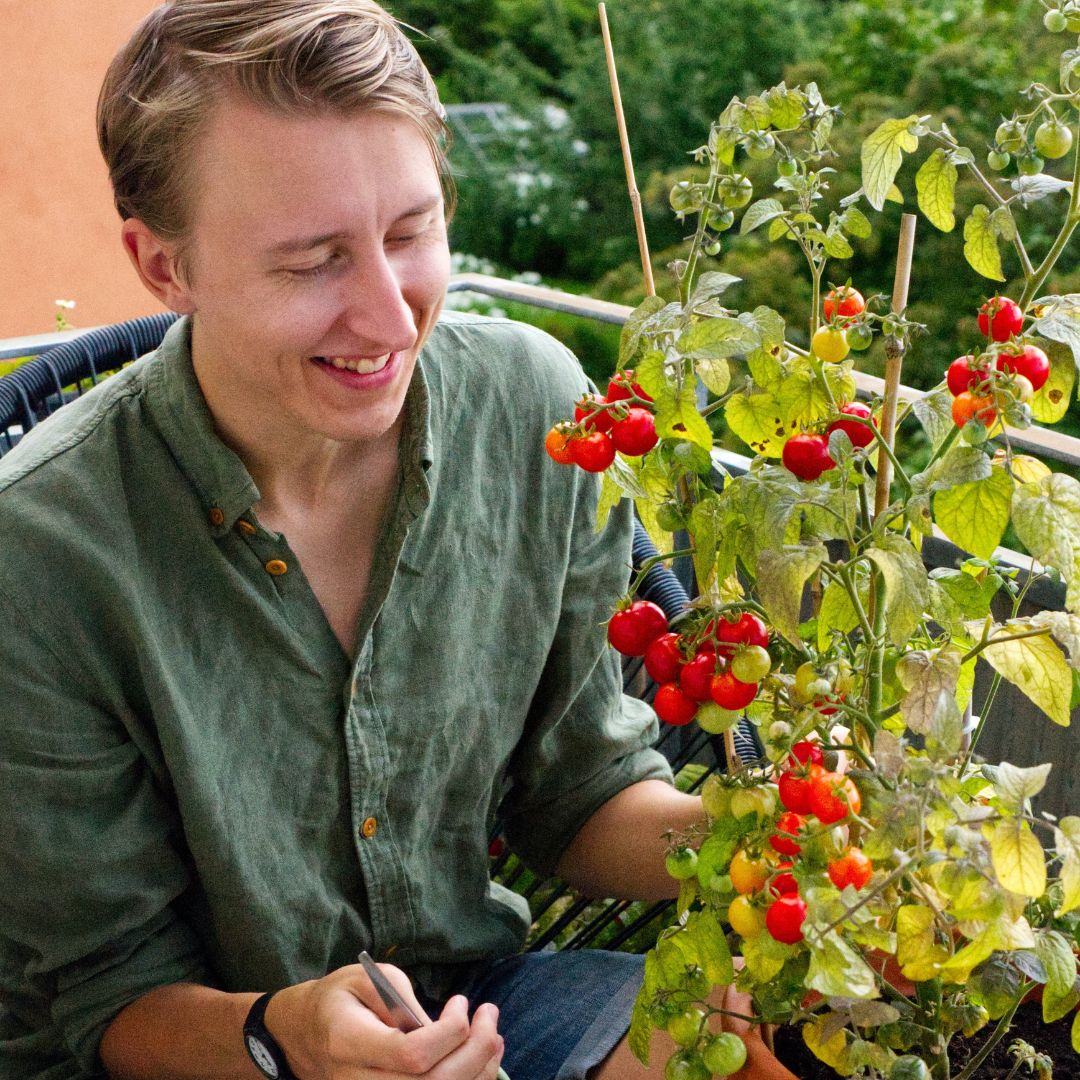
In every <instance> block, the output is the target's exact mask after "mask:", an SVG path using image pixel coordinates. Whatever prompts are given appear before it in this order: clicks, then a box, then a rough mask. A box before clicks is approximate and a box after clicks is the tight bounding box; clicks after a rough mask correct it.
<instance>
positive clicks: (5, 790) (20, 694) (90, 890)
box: [0, 608, 207, 1070]
mask: <svg viewBox="0 0 1080 1080" xmlns="http://www.w3.org/2000/svg"><path fill="white" fill-rule="evenodd" d="M0 655H3V656H4V664H3V666H2V668H0V700H2V701H3V702H4V707H3V714H2V716H0V881H3V882H4V883H5V885H4V888H3V889H2V890H0V937H2V938H3V939H4V940H3V947H2V949H0V954H3V955H4V956H5V957H6V959H5V966H7V967H10V966H12V965H15V966H17V967H19V968H20V969H21V970H16V971H11V970H8V971H5V972H4V981H5V982H6V983H14V984H15V985H16V986H18V985H19V984H20V983H21V984H22V985H24V986H25V987H27V988H36V989H37V990H40V989H41V988H46V991H47V993H46V996H47V998H49V999H51V1000H50V1004H49V1008H50V1012H51V1017H50V1018H49V1019H50V1021H51V1026H53V1028H54V1030H55V1032H56V1035H57V1038H58V1039H59V1040H60V1041H62V1042H63V1044H64V1045H65V1046H66V1047H67V1048H68V1050H69V1051H70V1052H71V1053H72V1054H73V1055H74V1056H76V1057H77V1058H78V1060H79V1061H80V1063H81V1064H82V1065H83V1066H84V1067H86V1068H87V1069H89V1070H93V1069H95V1068H97V1067H99V1065H98V1062H97V1054H98V1044H99V1042H100V1039H101V1036H102V1034H103V1032H104V1030H105V1028H106V1027H107V1026H108V1024H109V1023H110V1022H111V1020H112V1019H113V1018H114V1017H115V1016H116V1014H117V1013H118V1012H120V1010H121V1009H123V1008H124V1007H125V1006H126V1005H127V1004H129V1003H130V1002H132V1001H134V1000H135V999H136V998H138V997H140V996H141V995H142V994H144V993H146V992H147V991H148V990H150V989H152V988H154V987H156V986H161V985H164V984H167V983H172V982H177V981H182V980H197V981H203V982H205V981H207V971H206V970H205V965H204V962H203V960H202V958H201V954H200V950H199V946H198V943H197V941H196V938H195V935H194V934H193V933H192V932H191V930H190V929H189V928H188V927H187V926H186V925H185V924H184V922H183V921H182V920H181V918H180V917H179V915H178V914H177V912H176V910H175V907H174V905H175V902H176V901H177V899H178V898H179V897H180V896H181V895H182V894H183V893H184V891H185V890H186V889H187V887H188V884H189V876H188V873H187V870H186V868H185V866H184V861H183V859H182V857H181V855H180V852H179V851H178V849H177V847H176V845H175V843H174V838H175V837H176V835H177V823H176V821H175V815H174V814H173V813H172V812H171V811H170V810H169V808H168V805H167V802H166V800H165V799H164V798H163V797H162V794H161V792H160V790H159V788H158V786H157V784H156V782H155V778H154V776H153V775H152V772H151V769H150V768H149V765H148V764H147V761H146V759H145V757H144V755H143V754H142V753H140V751H139V749H138V748H137V747H136V746H135V744H134V742H133V741H132V739H131V738H130V736H129V733H128V731H127V729H126V727H125V725H124V723H123V722H122V721H121V720H120V719H119V718H117V717H114V716H111V715H109V714H108V713H107V712H106V711H105V710H103V709H101V708H99V707H97V706H95V705H94V704H93V701H94V694H93V693H92V691H91V690H90V689H89V688H87V687H84V686H80V677H79V673H78V672H77V671H71V670H68V668H67V666H66V665H64V664H61V663H60V661H59V659H58V658H57V656H56V655H55V654H54V652H53V651H52V650H51V649H50V648H49V647H47V646H46V645H45V643H44V642H43V641H42V640H41V639H40V638H39V637H38V636H37V635H36V634H35V633H34V631H33V630H32V628H31V627H30V626H29V625H28V624H27V623H26V622H25V621H24V620H22V619H21V618H20V616H19V613H18V612H17V611H16V610H12V609H10V608H9V609H6V610H5V609H4V608H0ZM44 1019H45V1018H41V1017H39V1022H44Z"/></svg>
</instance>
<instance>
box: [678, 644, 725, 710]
mask: <svg viewBox="0 0 1080 1080" xmlns="http://www.w3.org/2000/svg"><path fill="white" fill-rule="evenodd" d="M715 674H716V656H715V654H713V653H699V654H698V655H697V656H695V657H694V659H693V660H691V661H690V663H688V664H686V665H684V666H683V669H682V670H681V671H680V672H679V686H681V687H682V690H683V693H684V694H686V696H687V697H689V698H693V700H694V701H708V700H709V698H710V697H711V696H712V694H711V691H712V681H713V676H714V675H715Z"/></svg>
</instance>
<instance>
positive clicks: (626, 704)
mask: <svg viewBox="0 0 1080 1080" xmlns="http://www.w3.org/2000/svg"><path fill="white" fill-rule="evenodd" d="M579 475H580V476H581V480H580V486H579V491H578V497H577V502H576V508H575V523H574V535H573V543H572V544H571V547H570V551H569V558H568V561H567V565H566V567H565V577H564V585H563V603H562V612H561V617H560V621H559V626H558V630H557V633H556V636H555V640H554V642H553V643H552V646H551V650H550V653H549V656H548V661H547V664H546V666H545V669H544V672H543V675H542V677H541V680H540V685H539V687H538V689H537V693H536V695H535V698H534V704H533V708H532V711H531V714H530V717H529V721H528V724H527V726H526V733H525V738H524V739H523V740H522V743H521V744H520V746H519V747H518V750H517V753H516V754H515V759H514V762H513V764H512V777H513V787H512V789H511V792H510V795H509V797H508V800H507V803H506V804H505V807H504V812H505V820H506V833H507V838H508V839H509V841H510V843H511V845H512V846H513V848H514V849H515V851H517V852H518V854H519V855H520V856H521V857H522V858H523V859H524V860H525V861H526V862H527V863H528V864H529V865H530V866H531V867H533V868H534V869H536V870H538V871H539V872H541V873H545V874H548V873H551V872H552V871H554V869H555V867H556V865H557V864H558V861H559V858H560V857H561V855H562V853H563V852H564V851H565V850H566V848H567V847H568V846H569V844H570V842H571V841H572V840H573V839H574V837H575V836H576V835H577V833H578V831H579V830H580V828H581V827H582V825H584V824H585V822H586V821H587V820H588V819H589V818H590V817H591V816H592V814H593V813H594V812H595V811H596V810H597V809H599V808H600V806H602V805H603V804H604V803H605V802H607V801H608V800H609V799H610V798H612V797H613V796H614V795H617V794H618V793H619V792H620V791H622V790H623V789H624V788H627V787H629V786H630V785H631V784H634V783H637V782H638V781H640V780H648V779H663V780H667V781H669V782H670V781H671V769H670V766H669V765H668V763H667V761H666V760H665V759H664V757H663V756H662V755H661V754H660V753H658V752H657V751H656V750H654V749H652V746H653V743H654V742H655V740H656V735H657V720H656V716H655V714H654V713H653V711H652V709H651V708H650V707H649V706H648V705H646V704H645V703H644V702H642V701H639V700H637V699H634V698H630V697H627V696H626V695H624V694H623V693H622V669H621V666H620V662H619V657H618V655H617V654H616V653H615V652H614V651H613V650H612V649H611V648H610V647H609V646H608V645H607V640H606V634H605V629H604V627H605V623H606V621H607V619H608V618H609V617H610V615H611V610H612V605H613V604H614V602H615V600H616V599H617V597H618V596H619V595H620V594H621V593H623V592H624V591H625V589H626V586H627V583H628V575H629V566H630V545H631V538H632V532H633V526H632V517H631V514H632V507H631V504H630V503H629V502H628V501H626V500H623V502H621V503H620V504H619V505H618V506H617V507H615V509H614V510H612V512H611V514H610V516H609V518H608V522H607V524H606V526H605V527H604V529H603V530H601V531H600V532H596V531H595V530H594V528H593V522H594V520H595V515H596V498H597V490H596V485H595V480H594V478H592V477H586V476H584V474H579Z"/></svg>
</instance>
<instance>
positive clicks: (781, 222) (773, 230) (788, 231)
mask: <svg viewBox="0 0 1080 1080" xmlns="http://www.w3.org/2000/svg"><path fill="white" fill-rule="evenodd" d="M769 239H770V240H772V241H776V240H794V239H795V230H794V229H793V228H792V226H791V225H790V224H789V222H788V221H787V219H786V218H782V217H778V218H773V220H772V221H771V222H770V223H769Z"/></svg>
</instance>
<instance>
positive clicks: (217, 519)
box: [210, 506, 225, 529]
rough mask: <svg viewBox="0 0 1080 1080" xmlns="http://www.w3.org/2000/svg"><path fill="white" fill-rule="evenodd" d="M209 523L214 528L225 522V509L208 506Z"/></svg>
mask: <svg viewBox="0 0 1080 1080" xmlns="http://www.w3.org/2000/svg"><path fill="white" fill-rule="evenodd" d="M210 524H211V525H213V526H214V528H215V529H216V528H219V527H220V526H221V525H224V524H225V511H224V510H222V509H221V507H220V506H211V507H210Z"/></svg>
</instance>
